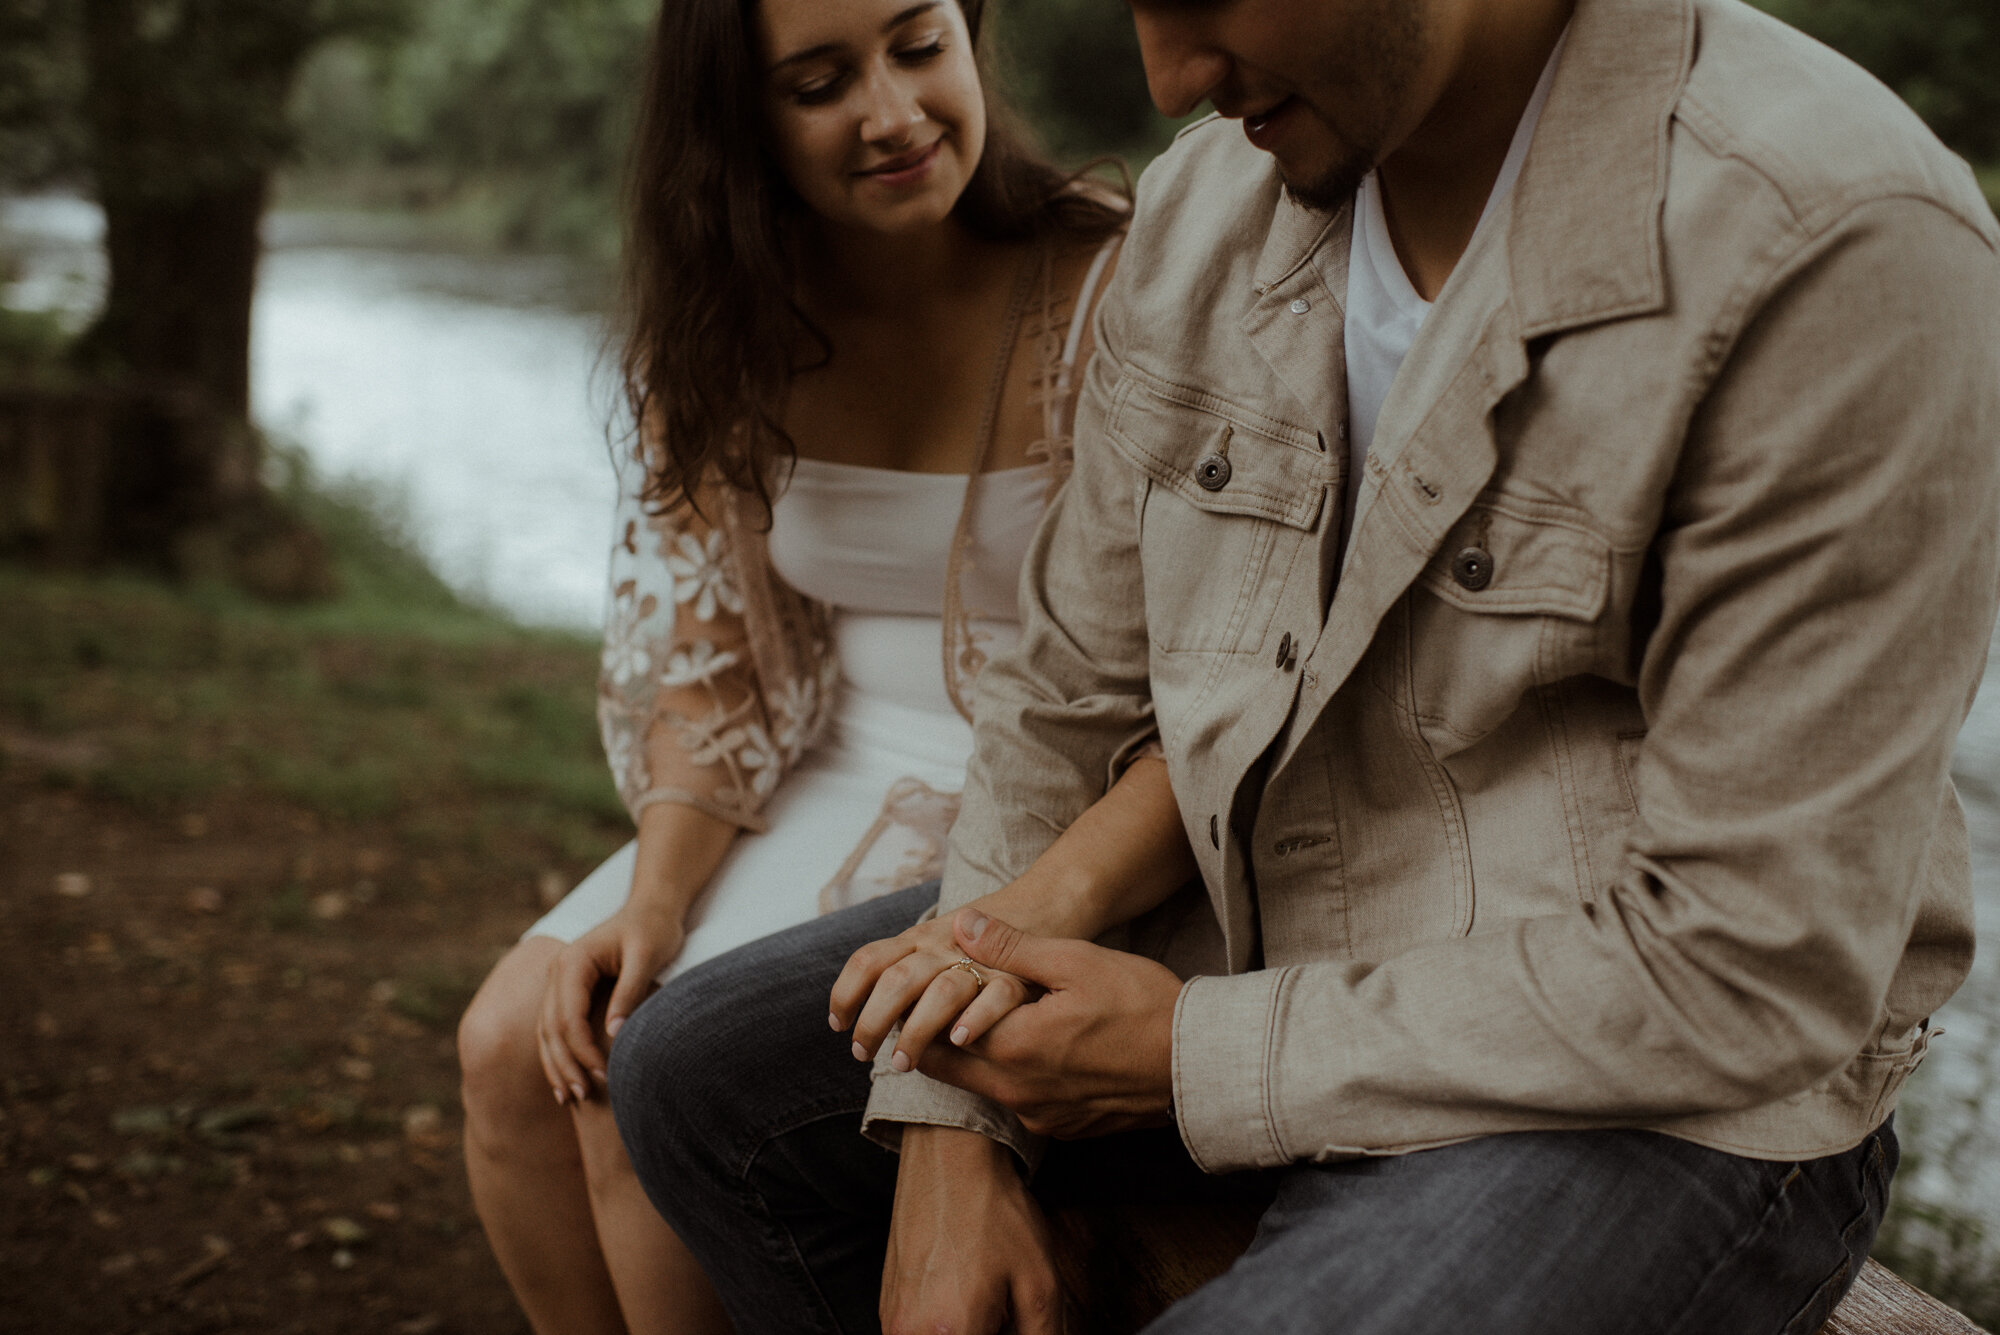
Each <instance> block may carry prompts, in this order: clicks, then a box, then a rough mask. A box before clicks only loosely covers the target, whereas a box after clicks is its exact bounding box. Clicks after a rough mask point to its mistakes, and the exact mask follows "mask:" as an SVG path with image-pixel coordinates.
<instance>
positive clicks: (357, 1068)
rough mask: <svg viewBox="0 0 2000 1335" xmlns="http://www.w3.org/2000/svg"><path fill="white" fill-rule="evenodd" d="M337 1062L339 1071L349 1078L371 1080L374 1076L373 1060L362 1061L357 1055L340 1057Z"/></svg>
mask: <svg viewBox="0 0 2000 1335" xmlns="http://www.w3.org/2000/svg"><path fill="white" fill-rule="evenodd" d="M337 1064H338V1065H339V1067H340V1073H341V1074H342V1075H344V1076H346V1077H347V1078H348V1079H349V1080H373V1079H374V1078H375V1063H373V1062H368V1061H363V1060H362V1059H361V1058H359V1057H342V1058H341V1059H340V1061H339V1062H338V1063H337Z"/></svg>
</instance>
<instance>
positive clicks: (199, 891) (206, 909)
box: [181, 885, 222, 913]
mask: <svg viewBox="0 0 2000 1335" xmlns="http://www.w3.org/2000/svg"><path fill="white" fill-rule="evenodd" d="M181 903H182V906H183V907H184V908H186V909H187V911H188V912H189V913H220V912H222V892H221V891H220V890H217V889H216V888H215V887H214V886H212V885H198V886H196V887H195V888H194V889H192V890H190V891H188V892H187V898H186V899H184V900H182V901H181Z"/></svg>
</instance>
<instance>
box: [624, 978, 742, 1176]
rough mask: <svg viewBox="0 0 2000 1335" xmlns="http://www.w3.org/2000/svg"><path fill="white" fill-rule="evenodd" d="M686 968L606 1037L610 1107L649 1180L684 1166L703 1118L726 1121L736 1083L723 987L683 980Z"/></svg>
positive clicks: (709, 1121)
mask: <svg viewBox="0 0 2000 1335" xmlns="http://www.w3.org/2000/svg"><path fill="white" fill-rule="evenodd" d="M686 984H687V976H686V975H683V976H682V977H681V978H677V979H675V980H673V981H672V982H669V983H668V984H667V985H666V986H665V987H663V988H661V989H660V990H659V991H657V992H655V993H654V994H653V995H652V996H651V997H648V998H647V999H646V1001H645V1002H644V1003H643V1004H641V1005H640V1007H639V1009H638V1010H636V1011H634V1012H633V1013H632V1015H631V1017H630V1018H629V1019H627V1020H626V1022H625V1025H624V1027H623V1028H621V1029H620V1030H619V1031H618V1037H617V1039H616V1041H614V1042H613V1043H612V1045H611V1066H610V1072H609V1074H610V1083H611V1111H612V1114H613V1116H614V1117H616V1118H617V1121H618V1132H619V1135H620V1136H621V1137H622V1138H623V1139H624V1141H625V1147H626V1150H627V1152H628V1153H629V1154H630V1155H631V1158H632V1164H633V1167H634V1168H635V1169H637V1170H638V1173H639V1176H640V1179H641V1180H642V1181H644V1182H647V1183H648V1184H649V1187H650V1184H652V1183H654V1182H657V1181H659V1180H660V1179H661V1178H662V1177H668V1178H678V1177H680V1176H682V1174H683V1165H682V1164H681V1163H680V1162H679V1161H680V1160H682V1159H684V1158H685V1157H686V1156H687V1155H689V1154H690V1153H691V1152H693V1151H694V1150H695V1149H697V1148H698V1147H697V1144H696V1142H697V1140H699V1139H700V1138H701V1137H702V1135H703V1131H704V1128H705V1127H706V1126H708V1125H713V1124H716V1123H720V1124H723V1125H727V1119H728V1118H729V1116H730V1112H729V1108H728V1107H727V1100H728V1098H729V1095H730V1091H731V1090H732V1088H734V1087H735V1086H736V1083H737V1082H735V1081H732V1080H731V1079H730V1077H729V1075H728V1074H727V1072H726V1071H725V1070H724V1068H725V1067H727V1066H728V1065H729V1064H730V1063H731V1062H732V1060H733V1058H735V1057H736V1056H738V1055H740V1054H733V1053H731V1052H730V1051H729V1048H728V1044H727V1041H726V1040H725V1039H724V1038H723V1037H722V1036H723V1034H724V1033H725V1032H726V1031H727V1030H729V1029H730V1028H731V1025H730V1024H729V1020H728V1014H727V1012H728V1006H729V996H728V989H727V988H726V987H716V986H699V985H697V986H692V987H691V986H687V985H686Z"/></svg>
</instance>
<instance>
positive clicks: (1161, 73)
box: [1132, 5, 1229, 117]
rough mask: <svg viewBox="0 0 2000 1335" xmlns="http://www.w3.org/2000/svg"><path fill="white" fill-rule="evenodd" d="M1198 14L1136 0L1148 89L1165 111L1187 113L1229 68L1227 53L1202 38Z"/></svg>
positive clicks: (1136, 23)
mask: <svg viewBox="0 0 2000 1335" xmlns="http://www.w3.org/2000/svg"><path fill="white" fill-rule="evenodd" d="M1193 20H1194V16H1193V15H1190V14H1186V13H1181V12H1176V11H1172V10H1156V9H1153V8H1152V7H1150V6H1143V7H1142V6H1138V5H1134V6H1133V8H1132V23H1133V26H1134V27H1135V28H1136V29H1137V30H1138V34H1139V57H1140V59H1141V60H1143V61H1144V62H1145V65H1146V91H1147V92H1148V93H1149V94H1151V95H1152V98H1153V105H1154V106H1155V107H1157V108H1158V109H1159V111H1160V114H1161V115H1163V116H1171V117H1180V116H1185V115H1187V114H1188V113H1189V112H1191V111H1193V110H1194V109H1195V108H1196V107H1198V106H1200V105H1201V102H1202V99H1203V98H1205V97H1207V96H1208V95H1209V94H1210V93H1211V92H1213V91H1214V89H1215V87H1216V85H1218V84H1220V83H1221V82H1222V80H1223V78H1224V76H1226V75H1227V74H1228V73H1229V58H1228V57H1227V56H1225V55H1224V54H1223V53H1222V52H1221V51H1219V50H1217V49H1216V48H1215V47H1213V46H1211V45H1209V44H1208V43H1207V42H1205V41H1203V40H1202V39H1201V34H1200V33H1199V32H1197V31H1196V30H1195V24H1194V21H1193Z"/></svg>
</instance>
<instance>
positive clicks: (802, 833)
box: [526, 459, 1048, 981]
mask: <svg viewBox="0 0 2000 1335" xmlns="http://www.w3.org/2000/svg"><path fill="white" fill-rule="evenodd" d="M965 488H966V477H965V475H964V474H937V473H906V472H899V471H895V470H891V469H882V468H865V467H860V466H857V465H850V464H834V463H824V462H820V461H818V460H812V459H801V460H800V461H799V462H798V465H797V467H796V469H795V470H794V472H793V474H792V477H791V480H790V482H789V484H788V486H787V487H786V489H785V491H784V493H783V494H782V495H781V496H780V497H779V498H778V501H777V503H776V506H775V508H774V512H773V515H772V526H771V534H770V539H769V546H770V558H771V564H772V566H773V567H774V568H775V569H776V571H777V573H778V575H779V576H780V577H782V578H783V579H784V581H785V582H786V583H788V584H790V585H791V586H792V587H793V588H795V589H797V590H798V591H799V592H800V593H802V594H804V595H806V596H807V597H809V598H812V599H814V600H816V601H818V602H821V603H824V604H826V605H828V606H830V607H831V608H833V609H834V622H833V635H834V640H835V644H836V657H837V660H838V662H839V664H840V677H839V681H838V685H837V687H836V696H835V700H834V703H833V708H832V715H831V721H830V725H829V727H828V728H827V731H826V733H825V735H824V736H823V737H822V738H821V740H820V741H819V743H818V744H817V745H816V746H814V747H813V749H812V750H811V751H810V752H809V753H808V754H807V755H806V756H805V757H804V758H803V759H802V760H801V761H800V762H799V763H798V765H797V766H796V767H795V768H794V769H793V770H792V771H791V772H790V773H789V774H787V775H786V776H785V778H784V780H783V782H781V783H780V784H779V786H778V788H777V791H776V792H774V793H773V794H772V796H771V800H770V804H769V806H768V807H767V808H766V809H765V814H766V817H767V819H768V822H769V828H768V831H767V832H765V833H761V834H744V835H742V836H740V837H739V838H738V839H737V840H736V842H735V844H734V845H733V846H732V847H731V848H730V851H729V852H728V854H727V855H726V856H725V857H724V859H723V861H722V864H721V866H720V867H719V868H717V870H716V873H715V876H714V878H713V879H712V880H711V881H710V882H709V885H708V887H707V889H706V890H705V891H704V892H703V894H702V895H701V897H700V898H699V899H697V900H696V901H695V904H694V906H693V908H692V910H691V911H690V913H689V917H688V927H689V931H688V938H687V945H686V947H685V949H683V950H682V952H681V955H680V958H678V959H677V960H675V961H674V962H673V964H672V965H670V966H669V967H668V968H667V969H666V970H665V971H664V972H663V973H661V975H660V978H661V980H662V981H664V980H665V979H667V978H669V977H672V976H673V975H674V974H675V973H677V972H679V971H680V970H682V969H686V968H690V967H692V966H694V965H696V964H699V963H701V962H702V961H704V960H708V959H712V958H714V957H715V956H717V955H720V954H722V953H724V952H725V951H728V950H732V949H734V948H735V947H737V946H740V945H743V944H745V943H746V942H749V941H752V940H755V939H756V938H758V937H761V936H766V935H768V934H770V933H772V932H775V931H779V930H781V929H783V928H786V927H790V926H793V925H794V924H797V923H801V922H804V921H806V920H807V919H809V918H812V917H813V916H815V915H816V914H817V913H819V912H821V911H822V909H824V908H829V907H839V906H840V905H842V904H846V903H853V902H858V901H860V900H863V899H868V898H872V897H874V896H876V895H880V894H886V893H889V892H890V891H894V890H900V889H904V888H906V887H908V886H910V885H913V884H916V883H917V882H919V881H922V880H924V879H927V878H928V877H930V876H934V875H936V874H937V872H938V870H939V869H940V868H941V866H942V864H943V854H944V848H943V835H944V831H945V830H946V829H947V828H948V827H949V824H950V819H951V815H952V814H953V812H955V810H956V805H957V803H956V796H957V793H958V791H959V789H960V788H961V786H962V785H963V783H964V777H965V765H966V762H967V760H968V759H969V758H970V757H971V754H972V729H971V726H970V725H968V724H967V723H966V721H965V720H964V719H963V718H962V717H961V716H960V715H959V713H958V711H957V710H956V709H955V708H954V707H953V705H952V702H951V697H950V694H949V693H948V691H947V689H946V685H945V679H944V665H943V643H942V637H943V634H944V600H945V572H946V569H947V567H948V566H949V564H950V552H951V543H952V536H953V532H954V529H955V527H956V525H957V522H958V516H959V510H960V507H961V504H962V503H963V501H964V498H965ZM1047 490H1048V474H1047V470H1046V469H1044V468H1042V467H1039V466H1030V467H1026V468H1014V469H1006V470H1003V471H1000V472H996V473H988V474H986V475H985V476H984V477H983V478H981V480H980V487H979V491H978V492H977V494H976V495H975V497H974V502H973V503H974V507H975V513H974V516H973V529H972V531H973V532H974V533H976V534H977V535H978V546H977V547H976V549H975V550H974V553H973V559H972V562H971V564H970V566H969V567H968V569H967V571H966V575H965V580H964V587H963V596H964V598H965V603H966V607H967V610H968V611H969V612H970V613H971V615H972V617H973V618H974V622H973V626H974V633H975V635H976V636H977V637H978V640H979V644H980V647H981V648H982V649H984V650H985V651H986V652H987V653H988V654H989V655H990V654H992V653H994V652H997V651H999V650H1002V649H1005V648H1006V647H1008V646H1009V645H1011V644H1012V643H1013V641H1014V640H1015V638H1016V637H1017V636H1018V634H1019V625H1018V621H1017V617H1018V613H1017V611H1016V604H1015V586H1016V581H1017V578H1018V575H1019V571H1020V567H1021V562H1022V560H1023V558H1024V557H1025V555H1026V553H1027V548H1028V543H1029V540H1030V539H1031V538H1032V536H1033V534H1034V530H1035V526H1036V524H1037V523H1039V522H1040V519H1041V516H1042V511H1043V508H1044V499H1045V497H1046V494H1047ZM636 848H637V845H636V842H635V843H628V844H627V845H625V847H624V848H622V849H620V850H619V851H618V852H616V853H614V854H612V855H611V857H610V858H609V859H607V860H606V861H605V862H604V863H603V865H601V866H599V867H598V868H597V869H596V870H595V871H593V872H592V873H591V874H590V875H589V876H588V877H587V878H585V879H584V881H583V882H582V883H581V884H580V885H578V886H577V888H576V889H575V890H573V891H572V892H571V893H570V894H569V896H568V897H567V898H565V899H564V900H563V901H562V902H561V903H560V904H558V905H557V906H556V907H555V908H554V909H552V910H551V911H550V912H549V913H548V915H547V916H545V917H544V918H542V919H541V921H539V922H537V923H536V924H535V925H534V926H533V927H530V928H529V929H528V931H527V933H526V935H527V936H550V937H554V938H556V939H557V940H561V941H574V940H576V939H577V938H578V937H579V936H582V935H583V934H584V933H585V932H588V931H589V930H590V929H591V928H593V927H595V926H597V925H598V924H599V923H601V922H603V921H604V920H605V919H607V918H609V917H610V916H611V915H612V914H613V913H615V912H616V911H617V910H618V909H619V908H620V907H621V906H622V905H623V904H624V902H625V899H626V896H627V894H628V893H629V891H630V889H631V882H632V867H633V863H634V859H635V856H636Z"/></svg>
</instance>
